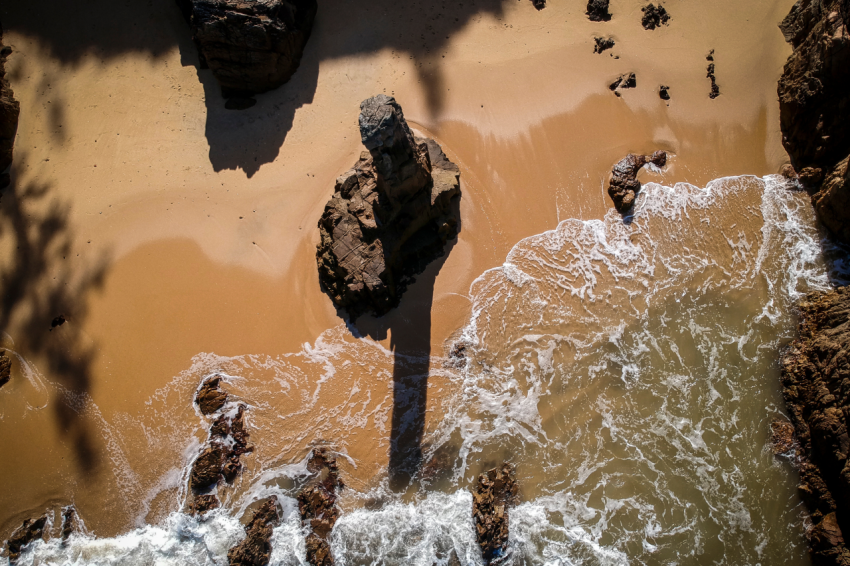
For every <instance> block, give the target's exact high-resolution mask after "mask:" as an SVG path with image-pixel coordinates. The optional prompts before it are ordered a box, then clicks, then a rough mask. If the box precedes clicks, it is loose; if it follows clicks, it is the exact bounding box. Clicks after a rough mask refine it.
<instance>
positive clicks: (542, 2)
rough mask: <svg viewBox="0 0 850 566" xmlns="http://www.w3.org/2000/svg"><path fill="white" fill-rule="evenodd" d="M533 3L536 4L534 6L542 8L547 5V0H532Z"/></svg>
mask: <svg viewBox="0 0 850 566" xmlns="http://www.w3.org/2000/svg"><path fill="white" fill-rule="evenodd" d="M531 3H532V4H534V7H535V8H537V9H538V10H542V9H543V8H545V7H546V0H531Z"/></svg>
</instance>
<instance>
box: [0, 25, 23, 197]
mask: <svg viewBox="0 0 850 566" xmlns="http://www.w3.org/2000/svg"><path fill="white" fill-rule="evenodd" d="M11 52H12V49H11V48H10V47H8V46H4V45H3V28H2V27H0V189H3V188H5V187H7V186H8V185H9V181H10V178H9V173H8V169H9V167H10V166H11V165H12V148H13V146H14V145H15V134H16V133H17V132H18V116H19V115H20V113H21V105H20V103H19V102H18V101H17V100H15V93H14V92H12V87H10V86H9V81H8V80H6V58H7V57H8V56H9V54H10V53H11Z"/></svg>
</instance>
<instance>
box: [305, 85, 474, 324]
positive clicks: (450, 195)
mask: <svg viewBox="0 0 850 566" xmlns="http://www.w3.org/2000/svg"><path fill="white" fill-rule="evenodd" d="M360 135H361V138H362V141H363V144H364V145H365V146H366V148H367V149H368V150H369V151H364V152H363V153H361V154H360V159H359V160H358V161H357V163H356V164H355V165H354V167H353V168H352V169H349V170H348V171H346V172H345V173H343V174H342V175H340V176H339V178H337V180H336V186H335V188H334V195H333V197H332V198H331V200H330V201H328V203H327V204H326V205H325V210H324V213H323V214H322V218H321V219H320V220H319V232H320V235H321V242H320V243H319V245H318V249H317V251H316V260H317V264H318V268H319V281H320V282H321V284H322V287H323V289H324V290H325V291H326V292H327V293H328V295H330V297H331V300H333V302H334V304H335V305H336V306H337V307H338V308H340V309H343V310H345V311H346V312H347V313H348V315H349V317H350V318H351V320H352V321H353V320H355V319H356V318H357V317H358V316H360V315H361V314H364V313H372V314H374V315H376V316H380V315H382V314H385V313H386V312H388V311H389V310H390V309H392V308H394V307H395V306H396V305H398V303H399V300H400V299H401V296H402V294H403V293H404V291H405V289H406V288H407V285H408V284H410V283H411V282H412V281H413V278H414V276H415V275H417V274H419V273H421V272H422V271H423V270H424V269H425V267H426V266H427V265H428V264H429V263H430V262H431V261H433V260H434V259H436V258H437V257H439V256H441V255H443V253H444V250H445V245H446V242H448V241H449V240H451V239H452V238H454V237H455V236H456V235H457V233H458V229H459V224H460V212H459V201H460V169H459V168H458V166H457V165H455V164H454V163H452V162H451V161H449V160H448V159H447V158H446V156H445V154H444V153H443V151H442V149H441V148H440V146H439V145H438V144H437V142H435V141H434V140H431V139H423V138H416V139H414V136H413V133H412V132H411V131H410V128H409V127H408V125H407V122H406V121H405V119H404V114H403V113H402V110H401V107H400V106H399V105H398V103H396V101H395V99H394V98H391V97H389V96H385V95H378V96H375V97H372V98H369V99H367V100H365V101H364V102H363V103H362V104H361V105H360Z"/></svg>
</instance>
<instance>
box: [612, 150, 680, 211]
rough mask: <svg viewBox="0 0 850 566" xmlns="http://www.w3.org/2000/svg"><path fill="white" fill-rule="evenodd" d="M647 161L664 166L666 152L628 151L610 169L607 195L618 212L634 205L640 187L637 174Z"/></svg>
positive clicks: (627, 209)
mask: <svg viewBox="0 0 850 566" xmlns="http://www.w3.org/2000/svg"><path fill="white" fill-rule="evenodd" d="M647 163H652V164H653V165H655V166H656V167H664V166H665V165H666V164H667V153H666V152H664V151H656V152H655V153H653V154H652V155H637V154H634V153H630V154H628V155H627V156H626V157H624V158H623V159H621V160H620V161H619V162H617V164H616V165H614V169H612V170H611V182H610V183H609V185H608V195H609V196H610V197H611V200H613V201H614V207H615V208H616V209H617V211H618V212H619V213H620V214H626V213H627V212H629V211H630V210H631V208H632V206H633V205H634V203H635V199H636V198H637V194H638V193H639V192H640V188H641V185H640V181H638V180H637V174H638V171H640V170H641V168H642V167H643V166H644V165H646V164H647Z"/></svg>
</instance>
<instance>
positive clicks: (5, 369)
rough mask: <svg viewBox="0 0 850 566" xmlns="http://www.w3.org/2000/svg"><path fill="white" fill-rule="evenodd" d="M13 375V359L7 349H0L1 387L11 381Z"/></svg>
mask: <svg viewBox="0 0 850 566" xmlns="http://www.w3.org/2000/svg"><path fill="white" fill-rule="evenodd" d="M11 377H12V360H11V358H9V357H8V356H7V355H6V350H0V387H3V386H4V385H6V384H7V383H9V379H11Z"/></svg>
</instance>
